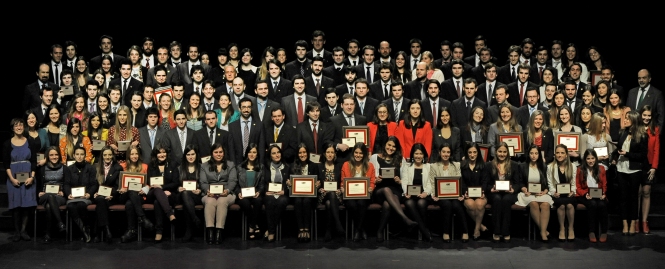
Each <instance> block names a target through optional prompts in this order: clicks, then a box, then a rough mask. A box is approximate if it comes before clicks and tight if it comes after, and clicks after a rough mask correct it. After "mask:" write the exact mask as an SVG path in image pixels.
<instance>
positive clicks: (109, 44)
mask: <svg viewBox="0 0 665 269" xmlns="http://www.w3.org/2000/svg"><path fill="white" fill-rule="evenodd" d="M99 42H100V45H99V48H100V49H101V50H102V54H101V55H97V56H95V57H93V58H92V59H90V71H91V72H94V71H95V70H97V69H99V68H101V67H102V56H104V55H108V56H109V57H111V59H112V60H113V66H112V67H111V71H112V72H115V71H117V70H118V68H120V65H119V64H120V63H121V62H122V61H123V60H125V59H126V58H125V57H123V56H122V55H119V54H115V53H113V51H112V50H113V37H111V36H108V35H103V36H102V37H100V38H99Z"/></svg>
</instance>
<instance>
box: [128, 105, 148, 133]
mask: <svg viewBox="0 0 665 269" xmlns="http://www.w3.org/2000/svg"><path fill="white" fill-rule="evenodd" d="M147 112H148V111H147V110H146V109H145V108H144V107H143V106H140V107H139V110H138V111H136V117H134V112H133V111H132V110H131V109H130V110H129V113H130V114H131V115H130V117H132V118H134V122H133V123H134V127H136V128H141V127H143V126H146V125H148V119H147V117H148V116H147V115H146V113H147Z"/></svg>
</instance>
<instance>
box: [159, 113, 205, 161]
mask: <svg viewBox="0 0 665 269" xmlns="http://www.w3.org/2000/svg"><path fill="white" fill-rule="evenodd" d="M157 113H159V112H157ZM173 117H174V118H175V123H176V128H173V129H171V130H167V131H166V134H165V136H164V139H163V140H162V141H163V142H164V143H163V145H164V147H166V148H167V149H169V150H170V151H171V152H170V153H169V158H170V162H171V163H174V164H177V165H180V163H181V162H182V155H183V153H184V151H185V147H186V146H187V145H189V144H191V143H192V140H193V139H194V130H192V129H191V128H188V127H187V115H186V114H185V111H184V110H182V109H181V110H178V111H176V112H175V113H174V116H173ZM148 122H150V112H148ZM148 125H150V123H148Z"/></svg>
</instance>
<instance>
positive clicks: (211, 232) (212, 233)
mask: <svg viewBox="0 0 665 269" xmlns="http://www.w3.org/2000/svg"><path fill="white" fill-rule="evenodd" d="M207 230H208V245H212V243H213V242H214V238H213V237H215V227H208V229H207Z"/></svg>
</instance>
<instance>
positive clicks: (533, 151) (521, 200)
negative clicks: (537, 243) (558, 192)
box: [517, 144, 554, 242]
mask: <svg viewBox="0 0 665 269" xmlns="http://www.w3.org/2000/svg"><path fill="white" fill-rule="evenodd" d="M527 154H528V162H525V163H521V164H520V173H522V175H521V180H522V183H521V186H522V188H521V189H520V190H521V192H520V193H519V194H517V205H520V206H524V207H528V208H529V212H530V215H531V218H532V219H533V221H534V222H535V223H536V226H537V227H538V229H539V230H540V237H541V240H542V241H543V242H548V241H549V239H548V238H547V236H548V233H547V224H548V223H549V222H550V208H552V205H553V204H554V201H552V196H549V195H548V193H549V188H548V185H547V176H546V175H545V174H546V173H547V172H546V170H545V164H544V163H543V158H542V157H541V153H540V148H538V146H536V145H535V144H531V146H529V148H528V150H527ZM529 183H534V184H540V191H538V192H536V193H533V192H530V191H529Z"/></svg>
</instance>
